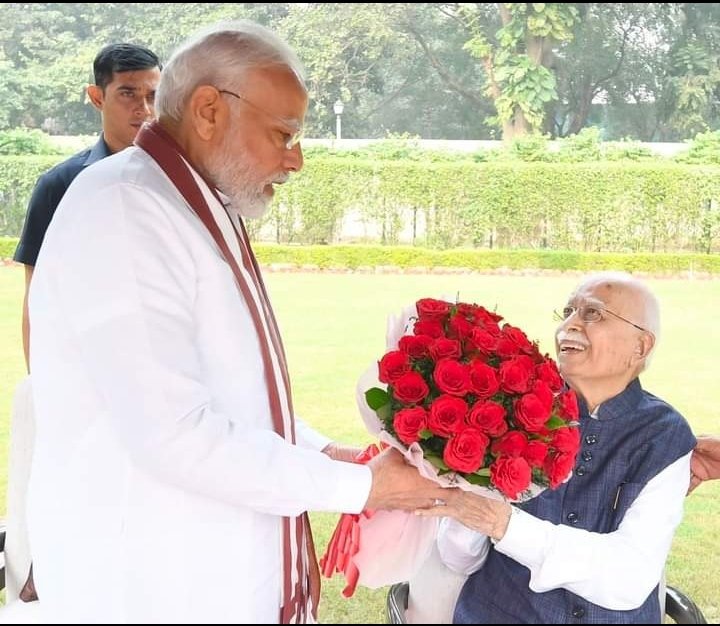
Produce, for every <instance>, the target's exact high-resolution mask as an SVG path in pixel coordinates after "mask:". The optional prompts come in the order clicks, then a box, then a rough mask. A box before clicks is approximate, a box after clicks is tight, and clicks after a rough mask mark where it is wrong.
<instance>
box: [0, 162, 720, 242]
mask: <svg viewBox="0 0 720 626" xmlns="http://www.w3.org/2000/svg"><path fill="white" fill-rule="evenodd" d="M56 160H57V158H56V157H55V158H54V157H0V235H11V236H17V235H19V233H20V228H21V225H22V220H23V217H24V215H25V208H26V205H27V200H28V198H29V195H30V192H31V189H32V185H33V184H34V181H35V180H36V178H37V176H38V175H39V174H40V173H41V172H43V171H45V170H46V169H47V168H48V167H49V166H50V165H51V164H52V163H54V162H55V161H56ZM350 215H352V216H353V217H354V218H355V219H356V220H357V221H358V223H359V224H360V225H361V227H362V229H363V232H364V233H365V234H363V236H362V237H358V239H359V240H362V241H363V242H370V243H375V242H379V243H382V244H397V243H399V242H404V241H411V242H412V243H413V244H415V245H418V246H428V247H432V248H438V249H450V248H458V247H474V248H503V249H505V248H529V249H535V248H541V249H542V248H545V249H555V250H577V251H585V252H589V251H593V252H663V251H664V252H667V251H670V252H674V251H692V252H705V253H711V252H714V251H718V250H720V167H719V166H717V165H689V164H678V163H672V162H667V161H660V160H657V161H652V162H637V163H636V162H603V161H597V162H585V163H542V162H538V163H525V162H501V161H495V162H487V163H471V162H467V161H462V162H449V163H439V162H421V161H380V160H378V161H367V160H358V159H347V158H334V157H327V158H324V157H317V158H314V159H311V160H310V159H309V160H308V162H307V164H306V167H305V168H304V169H303V170H302V172H301V173H299V174H298V175H297V177H296V178H295V179H294V180H293V182H292V183H291V184H288V185H282V186H280V187H278V188H277V193H276V201H275V203H274V206H273V208H272V210H271V211H270V212H269V213H268V215H267V216H265V218H263V220H259V221H253V222H251V224H250V225H249V226H250V230H251V234H253V235H255V236H256V237H257V236H258V235H259V233H260V232H263V233H264V234H267V233H268V232H269V233H271V235H272V236H271V238H272V239H273V240H275V241H276V242H277V243H300V244H306V245H307V244H319V243H323V244H332V243H337V242H338V241H339V234H340V232H341V230H342V228H341V226H342V223H343V220H346V219H348V218H349V216H350ZM408 233H409V236H408Z"/></svg>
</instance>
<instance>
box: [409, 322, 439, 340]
mask: <svg viewBox="0 0 720 626" xmlns="http://www.w3.org/2000/svg"><path fill="white" fill-rule="evenodd" d="M413 332H414V333H415V334H416V335H427V336H428V337H432V338H433V339H437V338H438V337H442V336H444V334H445V331H444V330H443V327H442V324H441V323H440V322H438V321H437V320H430V319H426V320H418V321H417V322H415V325H414V326H413Z"/></svg>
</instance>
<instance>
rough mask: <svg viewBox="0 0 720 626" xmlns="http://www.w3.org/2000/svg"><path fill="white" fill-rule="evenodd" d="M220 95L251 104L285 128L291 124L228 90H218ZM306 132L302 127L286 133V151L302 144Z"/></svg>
mask: <svg viewBox="0 0 720 626" xmlns="http://www.w3.org/2000/svg"><path fill="white" fill-rule="evenodd" d="M218 91H219V92H220V93H226V94H227V95H229V96H233V97H234V98H237V99H238V100H241V101H242V102H244V103H245V104H249V105H250V106H251V107H253V108H254V109H257V110H258V111H260V113H264V114H265V115H267V116H268V117H270V118H272V119H274V120H275V121H277V122H280V123H281V124H282V125H283V126H289V125H290V123H289V122H288V121H287V120H284V119H283V118H281V117H278V116H277V115H273V114H272V113H268V112H267V111H266V110H265V109H263V108H261V107H259V106H258V105H257V104H255V103H254V102H251V101H250V100H248V99H247V98H245V97H243V96H241V95H240V94H237V93H235V92H233V91H228V90H227V89H218ZM304 132H305V129H304V128H303V127H302V126H300V127H298V128H297V129H296V130H295V131H294V132H292V133H290V132H288V133H285V134H286V135H287V139H286V140H285V149H286V150H292V149H293V148H294V147H295V146H296V145H297V144H299V143H300V140H301V139H302V138H303V133H304Z"/></svg>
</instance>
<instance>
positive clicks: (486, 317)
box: [475, 306, 503, 326]
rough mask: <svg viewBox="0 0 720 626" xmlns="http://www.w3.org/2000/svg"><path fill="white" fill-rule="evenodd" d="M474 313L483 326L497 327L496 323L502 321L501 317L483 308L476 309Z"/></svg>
mask: <svg viewBox="0 0 720 626" xmlns="http://www.w3.org/2000/svg"><path fill="white" fill-rule="evenodd" d="M475 313H476V315H477V316H478V318H479V319H481V320H482V321H483V323H484V324H485V326H493V325H494V326H497V325H498V322H501V321H502V319H503V316H502V315H498V314H497V313H493V312H492V311H488V310H487V309H486V308H485V307H484V306H479V307H477V309H476V311H475Z"/></svg>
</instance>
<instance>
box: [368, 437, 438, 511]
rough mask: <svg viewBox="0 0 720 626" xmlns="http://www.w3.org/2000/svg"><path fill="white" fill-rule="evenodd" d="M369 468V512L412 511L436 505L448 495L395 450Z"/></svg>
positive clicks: (375, 461) (380, 456) (388, 451)
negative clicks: (370, 480) (370, 481)
mask: <svg viewBox="0 0 720 626" xmlns="http://www.w3.org/2000/svg"><path fill="white" fill-rule="evenodd" d="M368 467H369V468H370V469H371V470H372V477H373V480H372V488H371V489H370V496H369V497H368V500H367V502H366V503H365V508H366V509H370V510H376V509H401V510H403V511H412V510H414V509H421V508H426V507H430V506H432V505H433V503H434V502H435V500H436V499H440V500H441V499H442V498H443V496H444V494H445V492H446V490H445V489H443V488H442V487H441V486H440V485H438V484H437V483H436V482H434V481H432V480H428V479H427V478H423V477H422V476H421V475H420V473H419V472H418V470H417V468H415V467H413V466H412V465H408V464H407V463H406V462H405V459H404V458H403V456H402V454H400V453H399V452H398V451H397V450H395V449H394V448H388V449H387V450H385V451H384V452H382V453H381V454H379V455H378V456H376V457H375V458H373V459H372V460H371V461H370V462H369V463H368Z"/></svg>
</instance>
